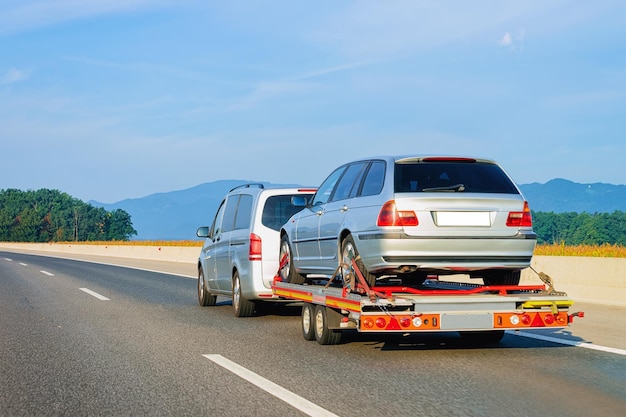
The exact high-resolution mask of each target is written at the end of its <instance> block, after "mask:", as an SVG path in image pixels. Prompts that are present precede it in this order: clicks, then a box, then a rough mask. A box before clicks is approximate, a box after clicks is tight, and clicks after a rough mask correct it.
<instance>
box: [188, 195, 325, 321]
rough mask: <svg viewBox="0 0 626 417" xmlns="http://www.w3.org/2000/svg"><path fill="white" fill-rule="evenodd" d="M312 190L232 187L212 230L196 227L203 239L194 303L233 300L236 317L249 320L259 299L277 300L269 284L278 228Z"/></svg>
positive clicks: (274, 270)
mask: <svg viewBox="0 0 626 417" xmlns="http://www.w3.org/2000/svg"><path fill="white" fill-rule="evenodd" d="M314 193H315V189H310V188H309V189H306V188H266V187H265V186H264V185H263V184H244V185H242V186H239V187H235V188H233V189H232V190H230V192H229V193H228V194H227V195H226V196H225V197H224V199H223V200H222V202H221V204H220V205H219V208H218V210H217V213H216V214H215V217H214V218H213V223H212V225H211V226H206V227H200V228H198V230H197V232H196V235H197V236H198V237H202V238H205V241H204V245H203V246H202V250H201V251H200V255H199V257H198V302H199V303H200V305H201V306H209V305H215V303H216V298H217V296H218V295H223V296H227V297H232V300H233V310H234V313H235V316H237V317H247V316H251V315H253V314H254V312H255V308H256V303H257V302H259V301H280V300H279V299H278V298H277V297H274V296H273V294H272V289H271V283H272V280H273V279H274V277H275V276H276V273H277V271H278V264H279V260H278V254H279V246H280V233H279V230H280V228H281V226H282V225H283V224H284V223H285V222H286V221H287V219H289V218H290V217H291V216H292V215H293V214H294V213H296V212H298V211H300V210H301V209H302V207H296V206H294V205H293V204H292V197H302V198H304V200H305V201H306V200H307V199H308V198H310V197H311V196H312V195H313V194H314Z"/></svg>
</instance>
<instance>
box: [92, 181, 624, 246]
mask: <svg viewBox="0 0 626 417" xmlns="http://www.w3.org/2000/svg"><path fill="white" fill-rule="evenodd" d="M248 182H251V181H245V180H220V181H215V182H208V183H204V184H200V185H197V186H195V187H192V188H188V189H184V190H178V191H170V192H166V193H157V194H151V195H148V196H146V197H141V198H132V199H126V200H122V201H119V202H117V203H111V204H104V203H99V202H97V201H89V203H90V204H91V205H93V206H95V207H103V208H104V209H106V210H108V211H112V210H116V209H122V210H124V211H126V212H127V213H128V214H130V215H131V218H132V222H133V227H134V228H135V230H137V236H135V237H134V238H133V239H136V240H194V239H197V238H196V229H197V228H198V227H199V226H207V225H209V224H210V223H211V221H212V220H213V216H214V214H215V211H216V210H217V207H218V205H219V203H220V202H221V201H222V198H224V196H225V195H226V193H227V192H228V191H229V190H230V189H232V188H233V187H236V186H238V185H241V184H245V183H248ZM262 184H264V185H266V186H285V187H287V186H297V185H294V184H271V183H268V182H262ZM519 188H520V189H521V191H522V193H523V194H524V196H525V197H526V199H527V200H528V203H529V205H530V207H531V209H532V210H533V211H541V212H554V213H566V212H576V213H582V212H587V213H612V212H614V211H616V210H619V211H626V185H613V184H605V183H593V184H580V183H576V182H572V181H569V180H566V179H561V178H556V179H553V180H550V181H548V182H546V183H545V184H540V183H531V184H520V186H519Z"/></svg>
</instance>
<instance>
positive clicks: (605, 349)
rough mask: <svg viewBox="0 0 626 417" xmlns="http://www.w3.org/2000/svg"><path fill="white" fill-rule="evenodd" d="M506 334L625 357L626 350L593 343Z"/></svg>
mask: <svg viewBox="0 0 626 417" xmlns="http://www.w3.org/2000/svg"><path fill="white" fill-rule="evenodd" d="M507 333H508V334H512V335H515V336H522V337H529V338H531V339H538V340H544V341H546V342H552V343H560V344H562V345H568V346H576V347H582V348H585V349H593V350H600V351H602V352H608V353H616V354H618V355H626V350H624V349H617V348H611V347H606V346H600V345H594V344H593V343H587V342H577V341H575V340H565V339H559V338H557V337H550V336H544V335H541V334H535V333H526V332H515V331H509V330H507Z"/></svg>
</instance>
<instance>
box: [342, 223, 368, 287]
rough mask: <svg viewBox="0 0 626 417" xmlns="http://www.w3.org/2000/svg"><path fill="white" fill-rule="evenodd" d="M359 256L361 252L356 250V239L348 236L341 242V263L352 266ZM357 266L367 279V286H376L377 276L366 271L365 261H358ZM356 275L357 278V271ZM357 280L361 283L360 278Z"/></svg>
mask: <svg viewBox="0 0 626 417" xmlns="http://www.w3.org/2000/svg"><path fill="white" fill-rule="evenodd" d="M358 256H359V251H358V250H357V249H356V245H355V244H354V238H353V237H352V235H348V236H346V238H345V239H344V240H343V241H342V242H341V262H343V263H347V264H348V265H352V260H353V259H355V258H358ZM356 266H357V267H358V268H359V270H360V271H361V275H363V278H365V282H367V285H369V286H370V287H373V286H374V285H376V276H374V275H372V274H370V273H369V272H367V269H365V265H363V261H361V259H358V260H357V261H356ZM350 269H352V267H350ZM354 275H355V278H356V271H355V272H354ZM356 280H357V281H359V279H358V278H356Z"/></svg>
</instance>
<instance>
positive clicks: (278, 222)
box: [261, 194, 312, 231]
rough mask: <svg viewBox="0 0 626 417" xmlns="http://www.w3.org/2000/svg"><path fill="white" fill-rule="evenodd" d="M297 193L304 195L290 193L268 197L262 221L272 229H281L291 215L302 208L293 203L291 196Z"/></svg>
mask: <svg viewBox="0 0 626 417" xmlns="http://www.w3.org/2000/svg"><path fill="white" fill-rule="evenodd" d="M297 195H299V196H302V194H289V195H275V196H272V197H268V199H267V200H266V201H265V207H263V216H262V218H261V223H263V225H264V226H266V227H269V228H270V229H274V230H276V231H279V230H280V228H281V226H282V225H283V224H285V223H287V220H289V218H290V217H291V216H293V215H294V214H296V213H297V212H299V211H300V210H302V207H296V206H294V205H293V204H291V197H293V196H297ZM311 195H312V194H311ZM311 195H308V197H310V196H311Z"/></svg>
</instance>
